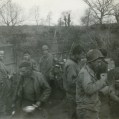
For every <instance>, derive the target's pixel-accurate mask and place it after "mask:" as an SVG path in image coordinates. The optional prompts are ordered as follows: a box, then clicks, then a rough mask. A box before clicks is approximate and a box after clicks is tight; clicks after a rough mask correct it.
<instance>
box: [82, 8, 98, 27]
mask: <svg viewBox="0 0 119 119" xmlns="http://www.w3.org/2000/svg"><path fill="white" fill-rule="evenodd" d="M81 22H82V24H83V25H85V26H87V27H88V26H89V25H92V24H96V23H97V21H96V19H95V17H94V16H93V13H92V11H91V9H90V8H88V9H86V11H85V15H84V16H83V17H82V18H81Z"/></svg>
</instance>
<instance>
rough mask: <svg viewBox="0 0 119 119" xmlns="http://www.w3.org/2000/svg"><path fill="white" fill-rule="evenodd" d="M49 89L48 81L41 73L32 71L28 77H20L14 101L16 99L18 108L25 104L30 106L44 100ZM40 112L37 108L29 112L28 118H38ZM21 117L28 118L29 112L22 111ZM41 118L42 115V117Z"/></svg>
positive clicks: (47, 95) (48, 93)
mask: <svg viewBox="0 0 119 119" xmlns="http://www.w3.org/2000/svg"><path fill="white" fill-rule="evenodd" d="M50 92H51V89H50V87H49V85H48V83H47V82H46V81H45V80H44V78H43V75H42V74H41V73H40V72H36V71H33V73H32V75H31V76H30V77H21V78H20V81H19V85H18V89H17V92H16V99H15V102H16V101H17V100H18V101H19V104H20V108H21V111H22V108H23V107H25V106H32V104H35V103H36V102H38V101H39V102H41V103H43V102H46V100H47V98H48V97H49V95H50ZM39 114H40V112H39V111H38V109H37V110H36V111H35V112H33V114H30V118H32V119H34V118H35V119H37V118H39V116H41V115H39ZM22 116H23V118H25V119H26V118H29V114H28V115H26V114H24V113H22ZM42 118H43V117H42Z"/></svg>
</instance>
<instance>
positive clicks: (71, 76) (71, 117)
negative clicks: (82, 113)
mask: <svg viewBox="0 0 119 119" xmlns="http://www.w3.org/2000/svg"><path fill="white" fill-rule="evenodd" d="M81 54H82V50H81V48H80V46H79V45H77V46H75V47H74V48H73V49H72V52H71V56H70V58H69V59H67V61H66V63H65V66H64V79H63V85H64V89H65V92H66V104H65V107H64V108H65V109H66V113H67V117H66V119H75V118H76V98H75V97H76V78H77V76H78V73H79V70H80V67H79V61H80V60H81Z"/></svg>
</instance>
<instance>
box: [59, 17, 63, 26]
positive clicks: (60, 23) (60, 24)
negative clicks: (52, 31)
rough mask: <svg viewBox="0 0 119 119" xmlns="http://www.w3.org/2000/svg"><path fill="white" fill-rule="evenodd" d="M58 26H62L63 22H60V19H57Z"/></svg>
mask: <svg viewBox="0 0 119 119" xmlns="http://www.w3.org/2000/svg"><path fill="white" fill-rule="evenodd" d="M58 26H64V21H63V20H62V18H59V19H58Z"/></svg>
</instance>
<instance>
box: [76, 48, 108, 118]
mask: <svg viewBox="0 0 119 119" xmlns="http://www.w3.org/2000/svg"><path fill="white" fill-rule="evenodd" d="M103 58H104V57H103V55H102V53H101V52H100V51H99V50H97V49H93V50H90V51H89V52H88V53H87V64H86V65H85V66H84V67H83V68H82V69H81V71H80V73H79V75H78V78H77V83H76V103H77V118H78V119H98V114H99V109H100V104H101V103H100V100H99V97H98V92H99V91H100V90H101V89H103V88H104V87H105V86H106V85H107V83H106V80H107V75H106V74H101V77H100V79H97V76H96V74H97V73H98V72H99V71H101V68H102V67H104V66H103V65H105V63H104V62H103Z"/></svg>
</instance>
